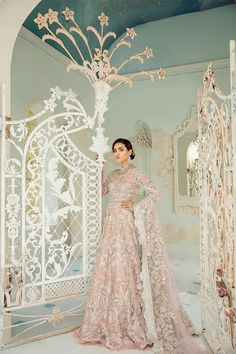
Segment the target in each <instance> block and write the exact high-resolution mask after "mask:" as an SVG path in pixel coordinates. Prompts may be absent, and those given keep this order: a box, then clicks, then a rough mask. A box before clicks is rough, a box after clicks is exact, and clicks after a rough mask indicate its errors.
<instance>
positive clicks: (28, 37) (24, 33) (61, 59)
mask: <svg viewBox="0 0 236 354" xmlns="http://www.w3.org/2000/svg"><path fill="white" fill-rule="evenodd" d="M19 38H20V39H22V40H24V41H25V42H27V43H29V44H30V45H32V46H33V47H35V48H37V49H38V50H40V51H41V52H43V53H45V54H46V55H48V56H49V57H50V58H52V59H54V60H55V61H56V62H57V63H59V64H61V65H62V66H63V67H65V68H66V66H67V65H68V64H69V63H70V59H69V58H67V57H66V56H65V55H63V54H62V53H60V52H59V51H58V50H56V49H54V48H53V47H52V46H50V45H49V44H48V43H45V42H42V40H41V39H40V38H39V37H37V36H36V35H35V34H33V33H32V32H30V31H29V30H28V29H26V28H25V27H22V28H21V30H20V32H19ZM209 63H212V66H213V67H214V70H217V69H225V68H229V58H223V59H209V61H202V62H197V63H191V64H183V65H177V66H172V67H167V68H164V69H165V70H166V77H167V78H169V77H174V76H179V75H186V74H191V73H197V72H205V71H206V69H207V67H208V65H209ZM158 69H159V68H156V69H153V70H150V71H151V72H155V71H156V70H158ZM74 73H75V74H77V75H80V76H81V74H80V73H79V72H77V71H74ZM132 73H133V74H134V73H136V72H132ZM134 80H135V81H145V80H149V79H148V78H146V77H138V78H134Z"/></svg>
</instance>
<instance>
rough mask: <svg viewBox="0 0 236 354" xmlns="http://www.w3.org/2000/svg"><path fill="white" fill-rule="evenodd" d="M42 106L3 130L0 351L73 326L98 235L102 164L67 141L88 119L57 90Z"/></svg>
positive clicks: (76, 103)
mask: <svg viewBox="0 0 236 354" xmlns="http://www.w3.org/2000/svg"><path fill="white" fill-rule="evenodd" d="M44 102H45V108H44V110H43V111H42V112H40V113H38V114H36V115H34V116H32V117H29V118H26V119H23V120H19V121H8V120H4V119H3V124H2V136H1V143H2V148H1V162H2V168H1V216H2V218H1V230H2V233H1V247H2V252H1V284H2V290H3V291H2V292H1V305H2V314H3V316H2V319H1V325H2V328H3V336H2V338H1V341H2V342H1V343H2V347H4V346H5V345H7V344H9V345H11V344H14V343H15V342H16V341H18V340H27V338H30V337H32V336H35V335H41V334H43V333H45V328H46V327H47V326H49V327H47V329H48V331H49V332H50V330H51V331H55V329H54V327H55V326H56V325H57V324H58V323H60V326H59V329H60V330H67V329H68V323H70V327H73V326H74V325H75V324H76V315H77V316H81V311H82V310H81V309H82V307H83V303H84V300H85V296H86V293H87V284H88V281H89V277H90V275H91V271H92V267H93V264H94V259H95V253H96V249H97V243H98V238H99V235H100V215H101V195H100V194H101V193H100V189H101V180H100V176H101V164H100V163H98V162H96V161H94V160H92V159H91V158H89V157H88V156H86V155H85V154H84V153H83V152H82V151H81V150H80V145H79V142H78V145H75V143H74V142H73V141H72V139H71V136H72V135H73V134H76V133H77V132H80V131H82V130H85V129H91V128H93V126H94V119H93V118H90V117H89V116H87V115H86V113H85V111H84V110H83V106H82V105H81V104H80V102H79V101H78V100H77V99H76V96H75V94H74V93H73V92H72V91H71V90H70V91H68V92H62V91H61V90H60V89H59V88H58V87H56V88H55V89H52V96H51V97H50V99H49V100H45V101H44ZM6 132H9V134H6ZM63 299H71V300H67V302H66V305H65V304H64V303H63ZM59 303H60V307H62V308H64V309H59V308H58V307H57V306H58V304H59ZM70 304H71V306H70ZM45 309H46V310H45ZM68 316H69V317H70V318H74V320H73V321H71V322H70V321H69V322H68V319H66V321H65V325H64V327H63V325H61V322H63V319H64V318H67V317H68ZM42 325H44V329H43V330H42V331H41V328H42ZM77 325H78V317H77ZM45 326H46V327H45ZM50 326H51V327H50ZM36 328H37V329H38V332H37V333H36V332H35V329H36ZM26 334H27V335H26ZM27 336H28V337H27Z"/></svg>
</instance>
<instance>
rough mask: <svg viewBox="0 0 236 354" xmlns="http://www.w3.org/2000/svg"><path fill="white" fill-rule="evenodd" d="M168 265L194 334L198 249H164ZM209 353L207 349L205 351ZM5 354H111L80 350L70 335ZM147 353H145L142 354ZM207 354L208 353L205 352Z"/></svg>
mask: <svg viewBox="0 0 236 354" xmlns="http://www.w3.org/2000/svg"><path fill="white" fill-rule="evenodd" d="M168 253H169V256H170V264H171V268H172V271H173V273H174V275H175V278H176V283H177V287H178V290H179V296H180V299H181V302H182V303H183V306H184V308H185V309H186V311H187V312H188V314H189V315H190V317H191V319H192V320H193V323H194V325H195V328H196V330H197V331H200V329H201V318H200V312H201V311H200V310H201V308H200V298H199V290H200V279H199V257H198V247H197V245H193V244H192V243H189V244H188V243H186V241H183V242H180V243H178V245H176V244H174V245H173V244H172V245H169V246H168ZM196 341H198V342H199V343H200V345H202V346H203V347H206V343H205V341H204V340H203V338H201V337H200V338H196ZM208 350H209V349H208ZM4 352H5V353H6V354H32V353H33V354H42V353H44V354H47V353H50V354H64V353H69V354H105V353H110V352H111V351H110V350H108V349H106V348H103V347H99V346H80V345H78V344H76V343H75V341H74V339H73V337H72V334H71V333H66V334H63V335H59V336H55V337H50V338H47V339H43V340H40V341H35V342H31V343H28V344H25V345H21V346H17V347H14V348H10V349H6V350H4ZM146 352H148V351H145V353H146ZM122 353H124V354H143V353H144V351H139V350H126V351H122ZM209 353H210V351H209Z"/></svg>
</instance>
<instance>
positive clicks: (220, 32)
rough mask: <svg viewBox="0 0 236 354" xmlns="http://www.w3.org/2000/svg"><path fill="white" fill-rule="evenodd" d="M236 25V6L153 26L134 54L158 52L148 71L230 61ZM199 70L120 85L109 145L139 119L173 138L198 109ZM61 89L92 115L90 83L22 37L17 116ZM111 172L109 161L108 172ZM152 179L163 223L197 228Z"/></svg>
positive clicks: (223, 72)
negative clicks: (195, 107) (142, 50)
mask: <svg viewBox="0 0 236 354" xmlns="http://www.w3.org/2000/svg"><path fill="white" fill-rule="evenodd" d="M235 20H236V5H231V6H226V7H221V8H218V9H215V10H210V11H205V12H200V13H194V14H188V15H183V16H178V17H173V18H170V19H166V20H162V21H157V22H152V23H149V24H146V25H142V26H139V27H138V28H137V32H138V34H139V36H138V37H136V38H135V41H134V42H133V43H134V46H133V49H134V52H140V48H145V46H150V47H152V48H153V49H154V53H156V54H157V56H156V57H155V59H153V60H149V61H147V65H149V67H147V66H146V68H150V69H153V68H158V67H159V66H163V67H168V66H178V65H183V64H190V63H198V62H201V61H205V60H206V61H210V60H214V59H222V58H226V57H228V42H229V40H230V39H236V26H235V23H236V21H235ZM131 52H132V51H131ZM119 59H122V58H121V57H119ZM119 62H120V60H119ZM136 69H138V70H140V69H143V67H140V66H139V67H138V66H135V65H133V66H132V67H131V68H130V70H131V71H135V70H136ZM194 70H195V69H194V68H193V69H192V72H191V73H188V72H187V70H186V72H184V70H183V73H182V74H178V75H170V76H169V77H168V75H167V78H166V80H164V81H155V82H150V81H148V80H138V81H137V82H135V84H134V87H133V88H132V89H130V88H128V87H126V86H120V87H119V88H118V89H116V90H114V91H113V92H112V93H111V95H110V100H109V110H108V112H107V113H106V123H105V128H106V134H107V135H108V136H109V141H110V143H112V141H113V139H115V138H117V137H119V136H124V137H130V136H132V135H133V131H134V125H135V123H136V122H137V121H138V120H141V121H145V122H146V123H147V124H148V126H149V127H150V129H151V130H152V129H155V128H160V129H163V130H164V131H165V132H166V133H167V134H169V135H172V134H173V133H174V131H175V129H176V127H177V126H179V125H180V124H181V123H182V122H183V120H184V119H186V115H187V113H188V110H189V107H190V106H191V105H193V104H195V105H196V104H197V90H198V88H199V87H200V85H201V80H202V73H201V72H199V71H194ZM167 74H168V70H167ZM217 77H218V81H219V83H220V86H221V87H222V88H223V89H225V90H227V92H228V91H229V69H228V68H227V67H225V68H222V69H218V70H217ZM56 85H59V86H60V87H61V88H62V89H65V90H67V89H68V88H72V89H73V90H74V91H75V92H77V93H78V95H79V96H80V97H81V99H82V102H83V104H84V105H85V107H86V109H87V111H88V112H89V113H92V111H93V103H94V101H93V91H92V88H90V87H89V85H88V83H87V82H86V81H85V79H84V78H81V76H80V75H77V74H67V73H66V72H65V66H64V65H62V64H60V63H59V62H58V61H56V60H55V59H53V58H52V57H51V56H50V55H47V54H45V53H44V52H42V51H40V50H39V49H37V48H35V47H34V46H32V44H30V43H28V42H27V41H25V40H23V39H22V38H19V39H18V40H17V42H16V46H15V50H14V55H13V61H12V104H11V108H12V116H13V117H20V116H22V115H23V114H24V112H25V110H26V108H27V106H28V105H29V104H30V103H31V102H32V101H38V100H41V99H43V98H47V97H48V96H49V89H50V87H54V86H56ZM111 168H112V166H111V163H109V162H108V163H107V167H106V171H109V170H110V169H111ZM152 178H153V180H154V181H155V182H156V183H157V185H158V186H159V188H160V190H161V192H162V194H163V199H162V201H161V203H159V205H158V211H159V214H160V218H161V221H162V223H163V224H167V223H173V224H174V225H180V226H181V225H184V226H186V227H190V226H191V225H192V224H194V223H195V224H197V223H198V217H197V216H190V215H187V214H184V213H183V212H179V213H177V214H174V213H173V197H172V195H171V193H170V191H169V190H167V189H166V188H164V187H163V185H162V184H161V182H160V181H159V180H158V178H157V176H155V175H154V174H153V175H152Z"/></svg>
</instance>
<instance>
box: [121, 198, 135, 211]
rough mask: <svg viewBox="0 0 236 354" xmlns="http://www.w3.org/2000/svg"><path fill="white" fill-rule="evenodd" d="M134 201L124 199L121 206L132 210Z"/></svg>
mask: <svg viewBox="0 0 236 354" xmlns="http://www.w3.org/2000/svg"><path fill="white" fill-rule="evenodd" d="M133 204H134V203H133V202H132V201H131V200H124V201H123V202H122V203H121V206H122V207H123V208H125V209H128V210H131V211H133Z"/></svg>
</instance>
